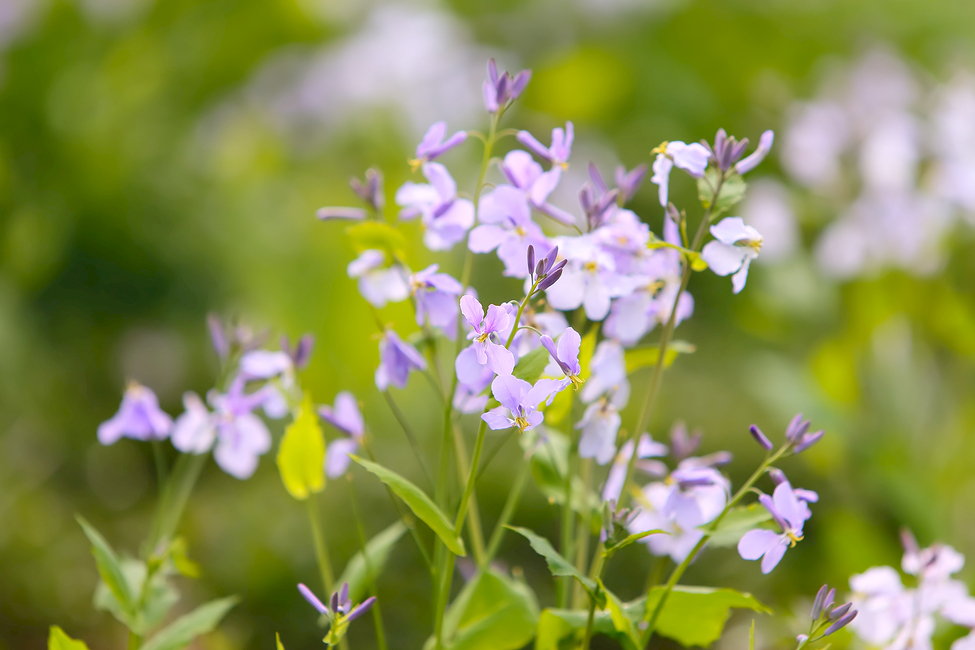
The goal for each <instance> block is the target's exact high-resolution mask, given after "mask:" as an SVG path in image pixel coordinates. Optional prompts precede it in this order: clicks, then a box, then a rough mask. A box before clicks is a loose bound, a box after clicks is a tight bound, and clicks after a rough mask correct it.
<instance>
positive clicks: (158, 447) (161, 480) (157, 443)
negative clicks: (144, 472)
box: [152, 438, 167, 490]
mask: <svg viewBox="0 0 975 650" xmlns="http://www.w3.org/2000/svg"><path fill="white" fill-rule="evenodd" d="M152 460H153V462H155V464H156V480H157V481H158V484H159V489H160V490H161V489H162V486H164V485H165V484H166V478H167V477H166V459H165V458H164V457H163V448H162V441H161V440H159V439H158V438H153V439H152Z"/></svg>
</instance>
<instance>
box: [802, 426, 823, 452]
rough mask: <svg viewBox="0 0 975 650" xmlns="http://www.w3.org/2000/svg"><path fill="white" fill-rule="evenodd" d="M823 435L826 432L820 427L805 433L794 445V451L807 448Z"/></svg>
mask: <svg viewBox="0 0 975 650" xmlns="http://www.w3.org/2000/svg"><path fill="white" fill-rule="evenodd" d="M824 435H826V432H825V431H824V430H822V429H820V430H819V431H816V432H813V433H807V434H806V435H804V436H803V437H802V439H801V440H799V443H798V444H797V445H796V448H795V453H797V454H798V453H801V452H803V451H806V450H807V449H809V448H810V447H812V446H813V445H815V444H816V443H817V442H819V441H820V440H822V438H823V436H824Z"/></svg>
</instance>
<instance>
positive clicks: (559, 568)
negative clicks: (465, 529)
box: [506, 526, 598, 598]
mask: <svg viewBox="0 0 975 650" xmlns="http://www.w3.org/2000/svg"><path fill="white" fill-rule="evenodd" d="M506 528H509V529H510V530H513V531H515V532H516V533H518V534H519V535H521V536H523V537H524V538H525V539H527V540H528V543H529V544H531V547H532V549H533V550H534V551H535V552H536V553H538V554H539V555H541V556H542V557H543V558H545V562H546V564H548V570H549V571H551V572H552V575H554V576H566V577H572V578H575V579H576V580H578V581H579V583H580V584H581V585H582V586H583V587H584V588H585V590H586V591H587V592H588V593H589V597H590V598H597V596H596V593H597V590H598V587H597V586H596V583H595V582H593V581H592V580H590V579H589V576H587V575H585V574H583V573H582V572H581V571H579V570H578V569H576V568H575V567H574V566H572V563H571V562H569V561H568V560H566V559H565V558H564V557H562V556H561V555H560V554H559V552H558V551H556V550H555V549H554V548H552V545H551V544H550V543H549V541H548V540H547V539H545V538H544V537H541V536H539V535H536V534H535V533H533V532H532V531H530V530H528V529H527V528H520V527H518V526H506Z"/></svg>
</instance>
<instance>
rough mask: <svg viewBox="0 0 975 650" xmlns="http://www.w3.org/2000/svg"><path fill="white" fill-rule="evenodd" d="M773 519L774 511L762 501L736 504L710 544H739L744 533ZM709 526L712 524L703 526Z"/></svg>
mask: <svg viewBox="0 0 975 650" xmlns="http://www.w3.org/2000/svg"><path fill="white" fill-rule="evenodd" d="M771 520H772V513H770V512H769V511H768V509H767V508H766V507H765V506H763V505H762V504H760V503H752V504H750V505H747V506H735V507H734V508H732V509H731V510H729V511H728V514H726V515H725V516H724V518H723V519H722V520H721V523H720V524H718V528H717V530H715V531H714V534H713V535H711V538H710V539H709V540H708V544H709V545H710V546H713V547H726V546H737V544H738V540H740V539H741V538H742V535H744V534H745V533H747V532H748V531H750V530H752V529H754V528H760V527H761V524H764V523H765V522H767V521H771ZM709 527H710V524H708V525H706V526H702V528H705V529H706V528H709Z"/></svg>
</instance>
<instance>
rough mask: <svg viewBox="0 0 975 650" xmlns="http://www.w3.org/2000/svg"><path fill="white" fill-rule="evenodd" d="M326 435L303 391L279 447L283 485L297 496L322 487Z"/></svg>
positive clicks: (308, 398)
mask: <svg viewBox="0 0 975 650" xmlns="http://www.w3.org/2000/svg"><path fill="white" fill-rule="evenodd" d="M324 463H325V436H324V434H323V433H322V427H321V426H320V425H319V424H318V414H317V413H316V412H315V407H314V405H313V404H312V401H311V395H309V394H308V392H305V397H304V400H303V401H302V404H301V411H300V413H299V415H298V418H297V419H296V420H295V421H294V422H292V423H291V425H289V426H288V428H287V430H286V431H285V433H284V438H282V439H281V446H280V447H279V448H278V469H279V470H280V471H281V480H282V481H283V482H284V487H285V488H286V489H287V490H288V493H289V494H291V496H293V497H294V498H296V499H299V500H304V499H307V498H308V495H309V494H311V493H312V492H321V491H322V490H323V489H324V488H325V469H324Z"/></svg>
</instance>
